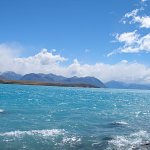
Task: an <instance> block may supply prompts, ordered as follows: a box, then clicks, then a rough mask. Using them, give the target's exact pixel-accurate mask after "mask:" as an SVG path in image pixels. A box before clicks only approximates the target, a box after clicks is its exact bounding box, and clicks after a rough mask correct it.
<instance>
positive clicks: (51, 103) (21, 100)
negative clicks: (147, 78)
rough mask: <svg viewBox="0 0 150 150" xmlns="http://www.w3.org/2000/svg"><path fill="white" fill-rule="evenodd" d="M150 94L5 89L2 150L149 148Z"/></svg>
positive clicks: (0, 92) (0, 101) (0, 112)
mask: <svg viewBox="0 0 150 150" xmlns="http://www.w3.org/2000/svg"><path fill="white" fill-rule="evenodd" d="M149 143H150V91H144V90H115V89H90V88H65V87H46V86H27V85H25V86H22V85H2V84H1V85H0V150H53V149H54V150H105V149H106V150H128V149H142V150H145V149H150V146H149Z"/></svg>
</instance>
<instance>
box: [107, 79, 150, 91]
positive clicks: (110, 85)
mask: <svg viewBox="0 0 150 150" xmlns="http://www.w3.org/2000/svg"><path fill="white" fill-rule="evenodd" d="M105 86H106V87H108V88H115V89H142V90H150V84H137V83H124V82H119V81H113V80H112V81H109V82H107V83H105Z"/></svg>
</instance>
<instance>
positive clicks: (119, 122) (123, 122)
mask: <svg viewBox="0 0 150 150" xmlns="http://www.w3.org/2000/svg"><path fill="white" fill-rule="evenodd" d="M111 125H118V126H121V125H123V126H124V125H128V123H127V122H125V121H116V122H113V123H111Z"/></svg>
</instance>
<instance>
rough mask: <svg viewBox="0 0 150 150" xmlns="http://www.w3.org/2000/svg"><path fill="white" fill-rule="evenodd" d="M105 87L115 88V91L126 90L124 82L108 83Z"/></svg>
mask: <svg viewBox="0 0 150 150" xmlns="http://www.w3.org/2000/svg"><path fill="white" fill-rule="evenodd" d="M105 85H106V87H108V88H116V89H126V88H127V87H128V85H127V84H126V83H124V82H119V81H113V80H112V81H109V82H107V83H105Z"/></svg>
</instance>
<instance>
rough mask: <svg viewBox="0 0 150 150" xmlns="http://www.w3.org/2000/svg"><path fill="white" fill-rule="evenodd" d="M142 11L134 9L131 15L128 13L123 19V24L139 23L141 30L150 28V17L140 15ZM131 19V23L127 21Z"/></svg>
mask: <svg viewBox="0 0 150 150" xmlns="http://www.w3.org/2000/svg"><path fill="white" fill-rule="evenodd" d="M140 11H141V9H134V10H132V11H131V12H129V13H126V14H125V15H124V17H123V19H122V20H123V23H127V22H129V24H135V23H139V24H140V28H150V16H147V15H142V16H140V15H138V13H139V12H140ZM126 19H129V21H126Z"/></svg>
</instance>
